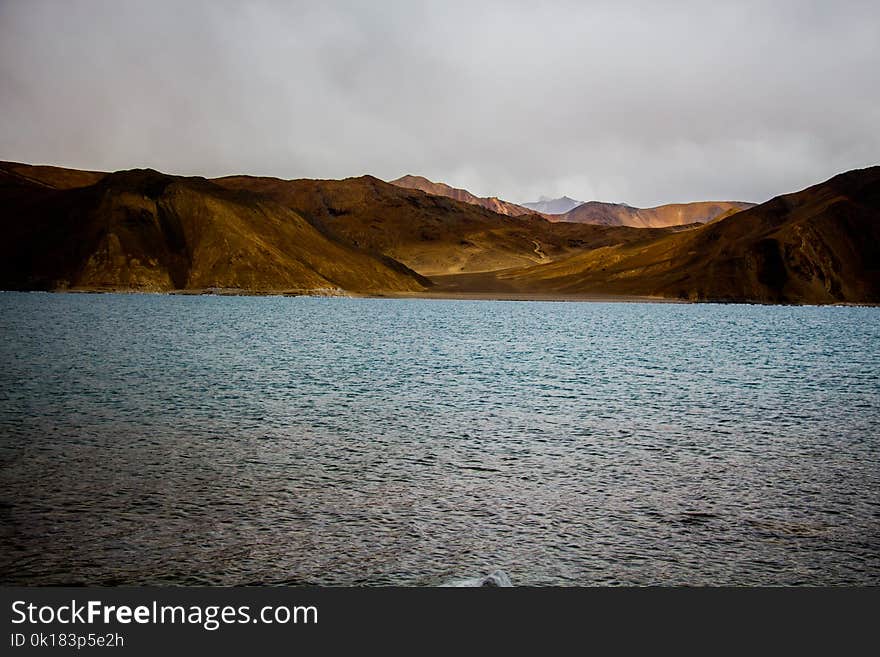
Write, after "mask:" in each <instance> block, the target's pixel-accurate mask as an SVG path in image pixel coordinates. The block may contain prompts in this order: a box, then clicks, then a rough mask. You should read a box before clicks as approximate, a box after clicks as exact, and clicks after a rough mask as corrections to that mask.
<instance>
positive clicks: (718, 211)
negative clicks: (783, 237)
mask: <svg viewBox="0 0 880 657" xmlns="http://www.w3.org/2000/svg"><path fill="white" fill-rule="evenodd" d="M391 184H392V185H397V186H398V187H406V188H407V189H418V190H420V191H423V192H425V193H427V194H434V195H435V196H446V197H447V198H454V199H455V200H456V201H463V202H464V203H471V204H474V205H479V206H481V207H484V208H487V209H489V210H492V211H494V212H498V213H499V214H505V215H508V216H511V217H516V216H522V215H526V214H531V213H536V214H540V215H542V216H543V217H544V218H545V219H547V220H548V221H565V222H571V223H577V224H598V225H600V226H633V227H635V228H666V227H669V226H686V225H688V224H702V223H706V222H707V221H712V220H713V219H716V218H717V217H719V216H721V215H722V214H726V213H730V212H731V211H734V210H745V209H746V208H750V207H752V206H754V205H755V204H754V203H746V202H745V201H698V202H696V203H672V204H669V205H661V206H658V207H655V208H634V207H632V206H630V205H625V204H623V203H602V202H599V201H588V202H586V203H584V202H582V201H576V200H575V199H573V198H569V197H567V196H563V197H562V198H557V199H548V198H547V197H543V196H542V197H541V200H539V201H536V202H534V203H523V204H522V205H516V204H515V203H510V202H508V201H502V200H500V199H498V198H495V197H494V196H493V197H489V198H480V197H478V196H475V195H473V194H471V193H470V192H469V191H467V190H466V189H458V188H455V187H450V186H449V185H447V184H445V183H439V182H431V181H430V180H428V179H427V178H423V177H421V176H411V175H407V176H403V177H402V178H398V179H397V180H392V181H391Z"/></svg>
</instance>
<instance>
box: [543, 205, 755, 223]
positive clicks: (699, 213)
mask: <svg viewBox="0 0 880 657" xmlns="http://www.w3.org/2000/svg"><path fill="white" fill-rule="evenodd" d="M754 205H755V204H754V203H746V202H745V201H698V202H696V203H670V204H668V205H660V206H658V207H656V208H634V207H632V206H629V205H624V204H621V203H601V202H599V201H588V202H586V203H581V204H580V205H579V206H577V207H576V208H573V209H571V210H569V211H568V212H566V213H565V214H561V215H548V216H547V218H548V219H549V220H550V221H569V222H574V223H584V224H599V225H601V226H634V227H636V228H664V227H667V226H686V225H688V224H696V223H699V224H703V223H706V222H708V221H712V220H713V219H715V218H716V217H718V216H720V215H722V214H727V213H729V212H730V211H731V210H745V209H748V208H751V207H754Z"/></svg>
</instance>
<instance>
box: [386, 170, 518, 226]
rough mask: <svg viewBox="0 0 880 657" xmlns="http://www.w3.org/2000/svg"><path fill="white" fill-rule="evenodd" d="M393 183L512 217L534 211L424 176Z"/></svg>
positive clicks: (408, 176) (399, 179)
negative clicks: (481, 196) (433, 180)
mask: <svg viewBox="0 0 880 657" xmlns="http://www.w3.org/2000/svg"><path fill="white" fill-rule="evenodd" d="M391 184H392V185H396V186H397V187H405V188H406V189H418V190H419V191H422V192H425V193H426V194H434V195H435V196H446V197H447V198H452V199H455V200H456V201H461V202H462V203H470V204H471V205H479V206H480V207H483V208H486V209H487V210H492V212H497V213H498V214H505V215H508V216H510V217H518V216H521V215H525V214H533V213H534V210H531V209H529V208H525V207H523V206H521V205H517V204H516V203H510V202H508V201H502V200H501V199H499V198H496V197H494V196H490V197H488V198H480V197H479V196H474V195H473V194H471V193H470V192H469V191H467V190H466V189H458V188H456V187H450V186H449V185H447V184H446V183H435V182H431V181H430V180H428V179H427V178H423V177H422V176H410V175H407V176H401V177H400V178H398V179H397V180H392V181H391Z"/></svg>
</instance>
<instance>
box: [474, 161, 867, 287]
mask: <svg viewBox="0 0 880 657" xmlns="http://www.w3.org/2000/svg"><path fill="white" fill-rule="evenodd" d="M494 278H495V279H496V280H494V281H484V282H483V283H482V284H483V285H487V286H491V285H498V284H499V282H500V283H503V284H504V285H506V286H507V287H508V288H509V289H516V290H540V291H542V292H545V293H546V292H555V293H578V294H590V293H602V294H622V295H648V296H660V297H672V298H681V299H691V300H722V301H758V302H771V303H832V302H853V303H880V166H875V167H871V168H867V169H861V170H855V171H849V172H847V173H843V174H840V175H837V176H835V177H833V178H831V179H830V180H827V181H825V182H823V183H820V184H818V185H814V186H812V187H809V188H807V189H804V190H802V191H800V192H795V193H792V194H786V195H784V196H778V197H776V198H774V199H772V200H770V201H768V202H766V203H762V204H761V205H757V206H754V207H752V208H750V209H746V210H743V211H740V212H736V213H734V214H732V215H730V216H727V217H725V218H724V219H721V220H718V221H713V222H711V223H708V224H706V225H703V226H700V227H698V228H696V229H692V230H685V231H681V232H678V233H673V234H667V235H664V236H662V237H660V238H659V239H656V240H653V241H651V242H647V243H640V244H620V245H615V246H609V247H604V248H599V249H594V250H591V251H588V252H584V253H581V254H577V255H574V256H572V257H570V258H565V259H561V260H558V261H556V262H552V263H549V264H547V265H545V266H543V267H531V268H524V269H520V270H516V271H508V272H499V273H497V275H496V276H495V277H494Z"/></svg>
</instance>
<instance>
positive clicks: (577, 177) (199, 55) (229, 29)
mask: <svg viewBox="0 0 880 657" xmlns="http://www.w3.org/2000/svg"><path fill="white" fill-rule="evenodd" d="M539 4H540V6H537V5H539ZM878 43H880V5H877V3H876V2H841V1H838V2H808V1H801V2H795V1H791V2H786V1H778V2H751V1H738V2H716V3H705V2H668V3H667V2H663V3H659V2H648V1H645V2H547V3H531V2H529V3H526V2H503V3H502V2H497V3H492V2H471V3H468V2H454V1H446V2H429V3H417V2H391V1H384V2H376V3H364V2H333V3H330V2H324V3H317V2H313V3H300V2H248V3H241V2H216V1H215V2H155V1H154V2H149V3H146V2H92V1H77V0H70V1H67V2H47V1H42V0H29V1H25V0H20V1H12V0H7V1H5V2H2V4H0V115H2V116H3V121H2V122H0V158H3V159H12V160H21V161H26V162H40V163H52V164H59V165H62V166H72V167H79V168H94V169H106V170H110V169H120V168H130V167H133V166H151V167H154V168H157V169H161V170H163V171H168V172H173V173H182V174H199V175H207V176H213V175H222V174H226V173H242V172H244V173H252V174H262V175H274V176H279V177H284V178H295V177H323V178H339V177H346V176H352V175H360V174H362V173H371V174H373V175H376V176H378V177H380V178H384V179H391V178H395V177H397V176H399V175H401V174H403V173H417V174H422V175H425V176H427V177H429V178H432V179H435V180H442V181H445V182H448V183H450V184H453V185H457V186H462V187H466V188H468V189H470V190H471V191H473V192H474V193H477V194H480V195H497V196H501V197H503V198H506V199H509V200H513V201H526V200H530V199H533V198H536V197H537V196H538V195H541V194H544V195H562V194H568V195H569V196H573V197H576V198H581V199H593V198H595V199H602V200H610V201H626V202H628V203H632V204H634V205H643V206H647V205H655V204H659V203H665V202H675V201H687V200H696V199H707V198H715V199H744V200H755V201H761V200H765V199H767V198H769V197H771V196H773V195H775V194H777V193H782V192H786V191H793V190H795V189H798V188H801V187H804V186H806V185H808V184H811V183H813V182H818V181H820V180H823V179H825V178H828V177H830V176H831V175H833V174H834V173H837V172H839V171H842V170H846V169H850V168H855V167H860V166H867V165H870V164H876V163H878V161H880V129H878V128H880V84H878V83H877V70H878V64H880V62H878V56H877V44H878Z"/></svg>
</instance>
